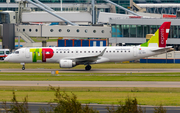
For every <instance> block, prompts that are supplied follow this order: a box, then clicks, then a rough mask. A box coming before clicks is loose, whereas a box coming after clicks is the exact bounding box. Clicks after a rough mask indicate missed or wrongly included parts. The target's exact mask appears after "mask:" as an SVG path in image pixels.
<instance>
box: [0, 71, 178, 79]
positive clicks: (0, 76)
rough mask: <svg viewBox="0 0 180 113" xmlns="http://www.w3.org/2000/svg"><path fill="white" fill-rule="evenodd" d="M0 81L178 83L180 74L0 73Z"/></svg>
mask: <svg viewBox="0 0 180 113" xmlns="http://www.w3.org/2000/svg"><path fill="white" fill-rule="evenodd" d="M0 80H7V81H16V80H17V81H180V73H59V74H58V76H56V75H51V74H50V73H28V72H27V73H14V72H11V73H7V72H0Z"/></svg>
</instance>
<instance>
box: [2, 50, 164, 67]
mask: <svg viewBox="0 0 180 113" xmlns="http://www.w3.org/2000/svg"><path fill="white" fill-rule="evenodd" d="M46 48H50V47H46ZM105 48H106V50H105V52H104V53H103V54H102V55H101V56H99V57H98V59H97V60H96V61H94V62H91V64H92V63H103V62H121V61H130V60H135V59H140V58H144V57H148V56H152V55H157V54H161V52H152V49H158V48H157V47H156V48H153V47H140V46H129V47H128V46H114V47H51V49H52V50H53V56H52V57H51V58H48V59H46V61H45V62H49V63H56V62H58V63H59V61H60V60H62V59H72V60H75V61H78V58H82V57H83V58H84V57H91V58H93V56H97V55H99V54H101V53H102V51H103V50H104V49H105ZM30 49H33V48H21V49H18V50H16V51H19V52H18V53H12V54H10V55H8V57H7V58H6V59H5V60H6V61H9V62H19V63H31V62H35V61H33V57H34V56H33V54H36V57H42V56H41V54H42V53H41V52H37V53H36V52H31V51H30ZM34 49H37V48H34ZM38 49H44V48H38ZM46 54H49V53H46ZM36 62H43V61H42V60H41V59H37V60H36ZM79 64H82V62H80V63H79Z"/></svg>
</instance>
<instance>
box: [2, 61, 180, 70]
mask: <svg viewBox="0 0 180 113" xmlns="http://www.w3.org/2000/svg"><path fill="white" fill-rule="evenodd" d="M25 66H26V69H37V68H44V69H62V68H60V67H59V63H27V64H26V65H25ZM84 67H85V66H84V65H78V66H76V67H74V68H75V69H84ZM5 68H12V69H17V68H19V69H21V68H22V65H20V63H8V62H0V69H5ZM179 68H180V64H148V63H146V64H145V63H128V64H124V63H113V62H110V63H103V64H94V65H92V69H179Z"/></svg>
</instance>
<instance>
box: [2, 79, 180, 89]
mask: <svg viewBox="0 0 180 113" xmlns="http://www.w3.org/2000/svg"><path fill="white" fill-rule="evenodd" d="M49 85H51V86H59V87H171V88H173V87H174V88H180V82H154V81H0V86H49Z"/></svg>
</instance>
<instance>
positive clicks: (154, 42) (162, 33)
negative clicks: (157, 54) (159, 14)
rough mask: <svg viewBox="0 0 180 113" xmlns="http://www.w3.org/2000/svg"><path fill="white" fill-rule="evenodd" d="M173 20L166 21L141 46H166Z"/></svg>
mask: <svg viewBox="0 0 180 113" xmlns="http://www.w3.org/2000/svg"><path fill="white" fill-rule="evenodd" d="M170 25H171V22H164V23H163V24H162V25H161V26H160V28H159V29H158V30H157V31H156V32H155V34H154V35H153V36H152V37H151V39H150V40H149V41H148V42H145V43H143V44H141V45H140V46H141V47H163V48H164V47H166V41H167V38H168V35H169V29H170Z"/></svg>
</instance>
